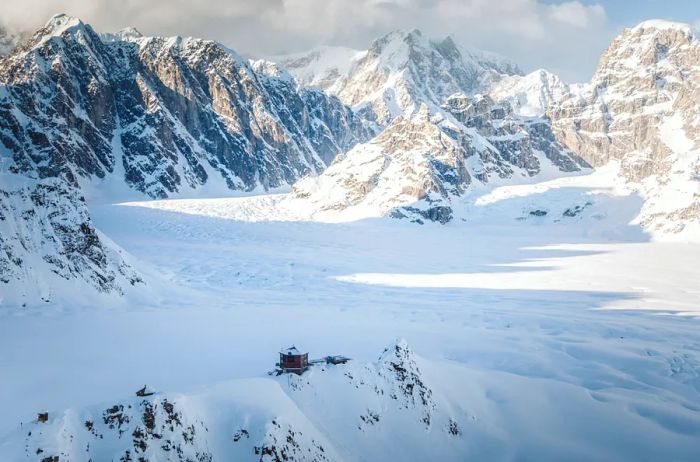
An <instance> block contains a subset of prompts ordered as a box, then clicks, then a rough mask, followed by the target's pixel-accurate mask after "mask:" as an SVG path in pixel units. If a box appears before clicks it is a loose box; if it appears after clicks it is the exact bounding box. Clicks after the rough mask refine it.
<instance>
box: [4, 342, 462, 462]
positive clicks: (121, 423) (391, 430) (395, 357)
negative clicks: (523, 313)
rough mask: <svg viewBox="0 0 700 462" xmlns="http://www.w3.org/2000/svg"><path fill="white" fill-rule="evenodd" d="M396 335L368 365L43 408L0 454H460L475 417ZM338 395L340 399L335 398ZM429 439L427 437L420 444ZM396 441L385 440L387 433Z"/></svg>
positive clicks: (203, 460)
mask: <svg viewBox="0 0 700 462" xmlns="http://www.w3.org/2000/svg"><path fill="white" fill-rule="evenodd" d="M421 361H422V359H421V358H420V357H418V356H417V355H416V354H415V353H413V351H412V350H411V349H410V348H409V347H408V345H407V344H406V342H405V341H398V342H397V343H395V344H393V345H391V346H389V347H388V348H387V349H386V350H385V351H384V352H383V353H382V355H381V356H380V357H379V359H378V361H376V362H374V363H371V364H365V365H363V364H360V363H355V362H352V361H351V362H350V363H348V364H345V365H336V366H332V365H318V366H314V367H313V368H312V369H311V370H310V371H308V372H306V373H305V374H304V375H302V376H295V375H289V376H287V375H284V376H280V377H273V378H255V379H243V380H237V381H233V382H228V383H222V384H220V385H216V386H213V387H210V388H209V389H207V390H205V391H203V392H200V393H196V394H189V395H181V394H170V393H168V394H160V393H157V394H155V395H153V396H148V397H141V398H139V397H133V398H127V399H123V400H118V401H115V402H113V403H109V404H103V405H101V406H99V405H98V406H93V407H89V408H86V409H70V410H67V411H64V412H58V413H56V412H54V411H49V416H48V417H49V419H48V421H47V422H44V423H39V422H33V423H30V424H27V425H26V426H23V428H22V429H20V430H19V431H17V432H15V433H14V434H12V435H10V436H9V438H8V439H7V440H6V441H4V442H3V444H0V455H1V456H2V457H3V460H22V459H24V458H26V457H37V456H38V460H51V461H53V460H55V459H52V458H56V457H58V459H57V460H64V459H65V460H71V461H76V462H77V461H86V462H87V461H89V460H123V461H126V460H173V461H197V462H211V461H215V460H261V461H282V460H289V461H292V460H299V461H301V460H306V461H311V460H314V461H341V460H380V459H384V458H386V457H387V456H388V455H391V458H392V459H394V460H409V459H410V460H417V459H423V460H427V459H434V458H439V459H440V460H461V459H460V456H461V454H463V453H464V451H465V447H466V444H467V442H468V440H469V439H468V438H467V437H465V435H464V432H465V431H466V428H467V425H469V423H470V421H471V420H472V418H471V416H470V415H469V414H468V413H467V412H466V411H465V404H464V403H462V402H460V401H459V397H458V396H457V395H455V393H454V392H451V390H449V387H446V390H442V389H437V388H435V387H437V386H439V385H440V381H439V380H438V379H437V378H436V377H433V376H431V374H426V373H424V372H423V370H422V369H421V367H420V365H419V363H420V362H421ZM339 397H342V399H341V398H339ZM426 438H427V439H429V440H430V441H431V442H432V444H425V442H426ZM391 439H396V440H399V439H400V440H402V444H400V445H395V446H393V447H387V446H386V441H388V440H391Z"/></svg>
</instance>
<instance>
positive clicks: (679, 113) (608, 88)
mask: <svg viewBox="0 0 700 462" xmlns="http://www.w3.org/2000/svg"><path fill="white" fill-rule="evenodd" d="M698 62H700V42H699V41H698V39H697V38H696V37H695V34H694V32H693V31H692V29H691V28H690V26H687V25H684V24H678V23H670V22H666V21H647V22H643V23H641V24H639V25H638V26H636V27H634V28H631V29H626V30H625V31H624V32H623V33H622V34H621V35H620V36H619V37H617V38H616V39H615V40H613V42H612V43H611V44H610V47H609V48H608V49H607V51H606V52H605V53H604V54H603V56H602V57H601V60H600V63H599V65H598V68H597V70H596V73H595V75H594V76H593V79H592V80H591V82H590V83H589V84H587V85H586V86H585V87H584V89H583V91H581V92H580V93H578V94H575V95H572V96H570V97H569V98H564V99H563V100H562V101H560V102H558V103H556V104H553V105H552V106H551V107H550V109H549V112H548V113H549V116H550V117H551V120H552V126H553V130H554V133H555V135H556V137H557V139H559V140H560V141H561V142H562V143H564V144H565V145H566V146H568V147H569V148H570V149H572V150H574V151H575V152H577V153H578V154H579V155H580V156H581V157H583V158H584V159H586V161H587V162H589V163H590V164H591V165H593V166H596V167H597V166H601V165H604V164H606V163H608V162H611V161H615V162H618V163H619V164H620V174H621V175H622V176H623V177H624V178H625V179H626V180H627V181H629V182H631V183H633V184H635V185H637V186H635V187H637V188H638V189H639V190H640V191H641V192H642V194H643V195H644V196H645V197H646V199H647V201H646V203H645V207H644V209H643V211H642V214H641V216H640V222H641V223H642V224H643V225H645V227H651V228H660V229H665V228H668V230H678V229H682V228H683V221H684V220H688V219H691V220H699V219H700V216H698V215H697V214H694V213H693V212H692V211H693V210H694V209H697V207H698V206H699V205H698V204H700V202H698V200H699V199H698V198H699V197H700V184H698V182H697V174H698V171H700V155H699V154H698V142H699V141H700V122H699V121H698V119H697V117H696V114H697V112H698V109H699V108H700V94H699V93H698V84H700V72H699V71H698V69H697V63H698ZM674 191H675V192H674ZM678 191H683V192H684V193H683V194H682V195H680V196H679V195H678V194H677V193H676V192H678ZM681 216H682V217H684V218H680V217H681ZM667 221H668V223H667Z"/></svg>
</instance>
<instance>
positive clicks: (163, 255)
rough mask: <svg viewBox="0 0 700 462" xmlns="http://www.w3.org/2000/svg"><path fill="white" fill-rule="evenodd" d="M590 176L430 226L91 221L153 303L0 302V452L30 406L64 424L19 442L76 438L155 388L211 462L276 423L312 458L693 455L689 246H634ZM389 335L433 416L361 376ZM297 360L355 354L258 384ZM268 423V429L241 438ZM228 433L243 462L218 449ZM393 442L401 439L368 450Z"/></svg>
mask: <svg viewBox="0 0 700 462" xmlns="http://www.w3.org/2000/svg"><path fill="white" fill-rule="evenodd" d="M596 175H605V171H604V170H603V171H602V173H596V174H595V175H592V176H591V175H583V176H573V177H569V178H567V179H559V180H553V181H551V182H544V183H538V184H533V185H514V186H503V187H502V188H495V189H492V190H489V191H486V192H484V193H483V194H482V195H480V196H475V195H472V196H470V200H471V202H470V203H466V202H465V204H464V208H463V209H461V210H462V213H463V215H462V216H461V217H459V218H458V219H457V220H454V221H453V222H452V223H450V224H447V225H444V226H442V225H437V224H426V225H423V226H420V225H417V224H414V223H409V222H407V221H400V220H391V219H386V218H366V219H364V220H358V221H343V220H340V219H338V220H336V221H335V222H321V221H313V220H312V219H311V217H308V216H306V217H304V215H303V204H301V205H300V204H298V203H297V204H296V205H294V204H293V203H291V202H290V199H289V198H288V196H286V195H271V196H256V197H247V198H241V197H238V198H226V199H197V200H194V199H191V200H189V199H182V200H167V201H151V202H136V203H134V202H132V203H123V204H115V205H95V206H93V207H92V210H91V213H92V215H93V217H94V220H95V223H96V226H97V228H98V229H99V230H100V231H101V232H102V233H104V235H106V236H107V237H109V238H110V239H112V240H113V241H114V242H116V243H117V244H118V245H120V246H121V247H122V248H123V249H125V250H126V252H128V253H129V254H130V256H131V262H132V263H133V264H134V265H136V267H138V268H139V269H140V270H141V271H142V273H143V274H144V277H145V278H146V280H147V281H148V285H147V288H146V289H139V290H137V291H135V292H133V293H131V294H129V295H128V296H127V297H125V298H123V299H120V298H118V297H117V298H115V297H106V296H105V297H104V298H97V299H95V298H90V299H86V300H85V301H84V302H83V303H82V304H75V303H73V304H70V305H69V304H62V303H52V304H48V305H47V306H27V307H25V308H21V309H20V308H19V307H16V306H6V305H5V306H2V311H1V312H0V316H1V318H0V368H1V369H2V370H3V371H10V373H3V380H2V381H0V409H2V410H3V412H2V418H0V433H2V434H9V435H10V436H9V437H8V439H6V440H5V443H0V455H3V454H4V455H5V459H3V460H13V457H16V454H17V452H13V451H16V450H17V447H20V449H21V450H22V451H25V446H24V445H25V442H24V441H25V436H26V432H27V428H35V426H36V425H37V424H30V423H28V422H29V421H30V420H32V419H34V418H35V417H36V414H35V413H36V412H38V411H40V410H43V409H46V410H49V411H50V415H52V416H59V417H60V416H63V415H64V414H63V409H66V408H68V409H71V410H70V411H68V412H67V413H66V414H65V417H61V420H56V421H55V422H54V423H53V424H52V425H53V426H48V427H39V428H38V430H41V431H42V433H41V434H40V435H39V436H35V437H34V439H27V442H26V445H27V447H30V446H31V445H36V446H37V447H39V446H41V445H44V446H46V447H47V448H48V447H49V446H50V445H51V444H55V441H56V438H58V440H60V435H64V438H65V437H66V436H65V435H66V433H65V432H66V431H68V430H65V429H66V428H68V429H70V432H73V431H75V432H79V431H81V422H82V420H85V419H87V417H85V418H83V416H95V417H96V418H97V420H99V416H100V414H99V412H102V411H100V409H111V406H112V405H113V404H115V401H117V402H119V403H122V405H133V406H135V407H134V408H133V409H134V411H133V412H134V413H135V412H136V410H137V409H141V408H139V407H138V406H148V405H146V404H143V403H142V404H138V402H136V401H134V399H133V398H131V397H130V396H131V395H132V394H133V391H135V390H136V389H137V388H139V387H141V386H142V385H143V384H144V383H147V384H149V385H150V386H153V387H155V388H156V389H158V390H161V391H167V392H168V393H166V394H165V395H156V396H157V398H156V399H155V401H153V403H152V405H153V406H156V408H157V409H161V412H165V411H162V409H169V408H162V407H161V408H158V405H159V403H160V405H161V406H162V405H163V404H162V403H164V401H162V402H161V400H166V401H167V400H170V401H169V402H175V403H176V405H177V406H178V409H181V412H182V413H183V415H184V416H186V417H187V419H189V420H187V422H190V421H191V422H192V425H194V426H195V427H196V428H199V427H198V426H197V425H199V424H198V423H197V422H199V421H202V422H203V421H206V422H207V425H208V426H209V430H207V431H208V433H207V434H208V439H207V440H206V444H204V443H202V440H200V439H195V442H194V443H193V444H194V446H193V447H192V448H190V447H189V446H187V443H188V440H187V438H186V439H185V441H182V442H180V443H178V444H183V445H185V446H187V447H186V448H185V449H186V450H185V453H187V451H188V450H191V451H195V450H196V451H204V450H205V449H206V451H205V453H206V454H211V455H212V456H213V457H214V459H213V460H219V458H225V457H246V456H243V455H242V454H253V453H252V452H251V451H253V446H255V447H258V448H259V447H267V446H265V445H266V444H267V445H269V444H272V443H270V441H273V442H274V441H282V440H284V438H285V436H284V435H285V432H286V431H287V430H285V428H286V427H284V425H287V424H288V425H290V427H289V428H290V430H289V431H292V430H291V429H292V428H295V429H297V430H298V429H301V432H302V433H304V434H306V435H307V436H305V437H303V438H302V439H300V440H299V441H298V444H299V445H300V446H299V447H302V448H306V447H307V446H308V450H309V451H316V453H318V454H321V453H323V454H325V455H326V457H328V459H329V460H378V459H379V458H381V457H382V455H387V454H389V455H390V458H393V459H396V460H427V459H430V458H435V457H437V458H440V459H441V460H470V459H471V460H541V461H546V460H552V461H555V460H620V461H622V460H639V461H642V460H649V461H653V460H674V461H697V460H699V459H700V444H698V442H699V441H700V404H699V403H700V336H698V328H699V327H700V324H699V323H698V317H700V286H698V284H697V280H698V276H700V274H699V273H700V272H699V270H698V267H697V262H698V261H700V245H698V244H696V243H692V242H665V241H662V240H660V238H659V236H653V235H649V234H647V233H646V232H644V231H643V230H642V229H641V228H640V227H639V226H637V225H635V224H634V220H635V217H636V216H637V214H638V213H639V208H640V207H641V206H642V202H641V200H640V199H639V197H637V196H636V195H635V194H634V193H632V192H630V191H616V190H615V189H614V188H611V187H609V185H608V183H606V182H605V181H604V178H603V177H601V176H596ZM475 194H476V193H475ZM292 202H293V201H292ZM586 204H588V205H586ZM576 205H580V206H581V210H577V209H576ZM295 207H297V208H295ZM541 210H545V211H546V212H547V213H546V214H544V215H543V214H541V213H540V212H538V211H541ZM566 210H571V213H570V215H573V216H571V217H569V216H566V215H563V212H564V211H566ZM574 212H575V213H574ZM681 236H686V237H688V236H689V235H688V234H685V235H681ZM691 237H692V236H691ZM676 240H682V237H678V236H676ZM55 295H56V297H55V298H56V299H60V298H61V297H60V294H55ZM397 338H405V339H406V342H407V343H406V345H407V348H409V347H410V349H411V350H412V351H414V352H415V359H411V361H414V362H415V363H416V364H418V365H419V366H420V371H421V372H420V378H421V380H423V381H424V382H425V383H426V384H427V385H426V386H428V387H429V389H430V390H431V393H432V395H431V396H432V398H431V400H432V401H430V402H429V403H428V404H427V405H425V406H427V407H425V406H424V407H420V406H419V405H418V404H415V403H413V404H411V406H405V409H404V407H399V408H398V410H397V408H396V406H395V405H394V404H393V403H394V402H393V401H392V400H388V401H387V400H385V399H384V398H381V396H383V395H376V393H378V392H377V390H389V389H390V388H391V387H393V386H394V385H393V382H390V381H389V382H382V381H381V380H384V379H382V377H383V376H382V375H381V374H382V373H381V370H382V369H381V364H382V360H381V359H380V362H379V363H378V364H379V365H377V363H376V361H377V358H378V357H379V356H380V353H381V352H382V351H383V349H384V348H385V347H387V346H389V347H390V349H391V345H394V342H395V340H396V339H397ZM291 344H295V345H297V346H300V347H302V348H304V349H305V350H308V351H309V352H310V356H311V357H321V356H325V355H328V354H343V355H346V356H349V357H351V358H353V361H351V362H350V363H349V364H348V365H347V366H337V367H336V368H332V369H331V370H328V371H323V370H321V369H315V370H313V371H311V372H310V373H309V374H307V375H304V376H303V377H302V378H301V379H296V378H294V379H293V380H292V379H289V380H288V379H287V378H286V377H284V376H283V377H281V378H273V377H268V376H267V375H266V373H267V372H268V371H270V370H271V369H272V368H273V367H274V363H275V362H276V360H277V351H278V350H279V349H280V348H281V347H284V346H288V345H291ZM365 364H375V365H374V366H368V367H370V369H366V368H365V366H364V365H365ZM367 370H370V371H379V372H377V374H379V375H374V374H375V373H368V372H366V371H367ZM363 371H365V372H363ZM358 374H359V377H365V376H366V377H365V378H364V379H357V377H358ZM363 374H365V375H363ZM367 374H369V375H367ZM251 377H254V379H251ZM348 377H352V378H348ZM357 380H360V381H359V382H357ZM377 381H379V382H377ZM275 382H276V383H275ZM366 383H371V384H372V383H373V384H374V385H372V386H371V387H369V388H368V389H367V391H366V392H363V391H361V390H363V388H362V386H364V385H361V384H366ZM217 384H218V385H217ZM356 386H357V387H360V388H359V390H360V391H357V390H358V388H356ZM280 387H281V388H280ZM387 387H389V388H387ZM343 390H346V391H343ZM353 390H355V391H353ZM372 390H374V391H372ZM183 393H184V394H183ZM336 393H338V394H340V395H341V396H343V397H344V398H343V399H340V401H339V402H338V401H336V399H337V398H336ZM382 393H384V392H382ZM386 393H388V394H389V395H391V393H393V392H390V391H387V392H386ZM377 396H379V398H378V397H377ZM387 396H388V395H387ZM95 403H104V405H100V406H97V407H95ZM275 403H277V404H279V406H277V404H275ZM319 403H323V404H319ZM147 408H148V407H147ZM222 408H225V409H230V412H226V413H223V414H222V413H221V411H218V409H222ZM424 408H425V409H424ZM401 409H404V410H401ZM426 409H428V410H426ZM105 412H106V411H105ZM139 412H141V411H139ZM144 412H145V411H144ZM426 412H429V413H430V419H429V420H430V421H431V423H430V424H429V425H426V424H425V423H424V422H423V419H424V418H425V413H426ZM404 413H405V414H404ZM159 415H160V414H159ZM246 416H248V417H246ZM265 416H267V417H265ZM375 416H378V417H376V419H378V420H377V421H375V420H374V419H375ZM276 417H277V418H278V420H277V422H278V423H280V422H282V423H280V425H282V427H279V428H278V427H274V425H273V427H274V428H272V429H271V427H270V424H269V423H268V425H267V426H266V427H264V428H266V429H267V430H265V431H263V430H262V429H261V428H263V427H255V425H256V424H255V422H257V421H258V420H260V419H262V420H263V421H265V419H273V420H274V419H275V418H276ZM91 418H92V417H91ZM134 418H135V417H134V416H132V424H133V421H134V420H133V419H134ZM162 418H163V419H166V420H167V418H168V416H167V415H164V416H163V417H162ZM81 419H82V420H81ZM158 419H161V417H157V419H156V420H157V422H161V420H158ZM183 419H185V417H183ZM198 419H200V420H198ZM250 419H252V420H250ZM255 419H258V420H255ZM280 419H281V420H280ZM452 420H454V421H455V422H456V423H455V424H454V425H456V426H457V427H458V429H459V431H455V434H454V435H453V434H452V433H450V432H446V430H445V429H449V428H451V425H452V423H451V422H452ZM404 421H406V422H409V421H410V422H413V423H411V424H410V425H409V424H406V426H405V427H402V424H401V422H404ZM20 422H23V424H22V427H20ZM76 422H77V423H76ZM187 422H185V423H184V424H183V425H189V423H187ZM368 422H369V423H368ZM159 425H160V424H159ZM163 425H165V424H163ZM261 425H262V424H261ZM32 426H34V427H32ZM253 427H255V428H257V429H258V430H259V431H258V430H255V431H254V430H253ZM42 428H46V430H45V431H44V430H42ZM243 428H247V429H249V430H247V431H249V433H250V434H251V435H252V436H250V438H252V439H251V440H250V442H249V443H246V444H249V446H250V447H248V446H245V447H246V448H248V449H245V450H244V449H241V447H242V446H240V447H239V446H230V447H229V446H226V445H227V444H229V437H228V436H227V433H226V432H227V431H230V433H231V434H233V432H234V430H235V429H239V431H240V429H243ZM275 428H276V429H277V430H275ZM49 429H55V430H49ZM61 429H64V430H61ZM132 430H133V428H132V427H129V428H128V432H131V431H132ZM61 431H63V432H64V433H61ZM82 431H83V432H84V431H85V429H82ZM95 431H97V430H95ZM100 431H103V430H100ZM104 431H108V430H107V429H106V427H105V429H104ZM202 431H203V430H202ZM202 431H200V433H199V434H200V435H201V433H202ZM256 431H258V433H255V432H256ZM295 431H296V430H295ZM276 432H277V433H276ZM280 432H281V433H280ZM175 433H177V432H175ZM127 434H128V433H127ZM406 434H408V435H410V438H408V439H407V441H412V443H411V444H406V445H404V446H395V447H392V448H389V449H387V448H386V441H387V440H390V439H392V440H393V439H396V438H400V437H399V436H398V435H406ZM22 435H25V436H22ZM57 435H58V436H57ZM70 435H71V441H73V440H72V436H73V433H70ZM86 435H87V434H86ZM120 435H121V434H120ZM308 435H310V436H308ZM239 437H240V435H239ZM75 438H76V440H75V441H80V442H81V443H80V444H83V443H84V442H85V441H89V438H90V436H89V435H87V436H85V435H83V436H79V435H78V434H77V433H76V436H75ZM84 438H88V440H85V439H84ZM115 438H116V437H115ZM256 438H257V439H256ZM300 438H301V437H300ZM304 438H306V439H304ZM309 438H310V439H309ZM253 440H255V441H260V443H255V444H254V441H253ZM0 441H2V439H0ZM47 441H48V443H46V442H47ZM101 441H102V440H101ZM119 441H121V440H119V439H115V440H114V441H113V440H111V439H109V438H108V441H107V440H104V441H102V442H100V443H99V444H98V443H94V444H93V446H92V447H93V450H94V451H96V452H95V453H94V454H96V455H97V457H99V456H100V455H102V456H105V454H116V452H114V451H116V449H114V448H116V447H117V446H118V443H119ZM246 441H247V440H246ZM18 442H19V443H21V444H20V446H17V443H18ZM47 444H48V446H47ZM76 444H77V443H76ZM173 444H175V443H173ZM201 444H204V446H206V448H204V446H201V447H200V446H198V445H201ZM257 444H260V445H263V446H256V445H257ZM305 445H307V446H305ZM319 445H321V446H322V447H323V448H324V450H323V451H321V450H320V449H318V446H319ZM185 446H183V447H185ZM31 447H34V446H31ZM42 447H43V446H42ZM55 447H56V448H57V449H56V450H57V451H59V450H64V451H67V449H65V448H64V447H63V446H60V445H59V446H55ZM75 447H77V446H75ZM149 447H150V446H149ZM61 448H63V449H61ZM187 448H190V449H187ZM203 448H204V449H203ZM150 450H151V449H149V451H150ZM246 451H248V452H246ZM20 452H21V451H20ZM187 454H189V453H187ZM192 454H195V452H192ZM200 454H202V453H201V452H200ZM23 457H24V456H23ZM105 457H106V456H105ZM152 457H156V456H154V455H152ZM161 457H163V456H161ZM193 457H194V456H193ZM247 457H253V456H250V455H249V456H247ZM0 458H2V457H0ZM319 459H320V456H319ZM202 460H205V459H202ZM251 460H252V459H251ZM256 460H257V459H256Z"/></svg>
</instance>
